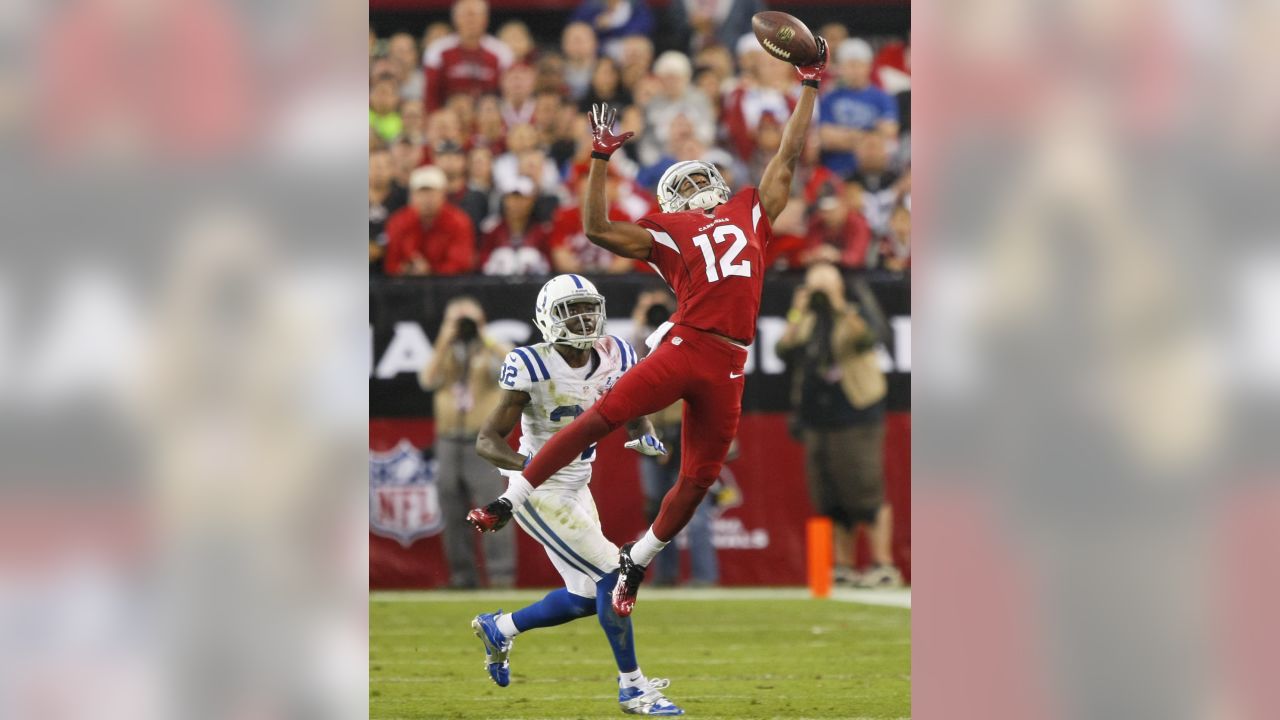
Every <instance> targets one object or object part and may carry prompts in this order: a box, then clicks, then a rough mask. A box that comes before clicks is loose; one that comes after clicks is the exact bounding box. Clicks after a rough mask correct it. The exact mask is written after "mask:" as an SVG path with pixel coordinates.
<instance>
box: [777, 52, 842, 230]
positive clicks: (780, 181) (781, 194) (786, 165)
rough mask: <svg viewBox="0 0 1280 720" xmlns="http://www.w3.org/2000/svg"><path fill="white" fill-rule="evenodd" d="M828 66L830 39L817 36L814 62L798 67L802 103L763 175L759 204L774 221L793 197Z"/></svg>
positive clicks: (797, 105)
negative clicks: (793, 185)
mask: <svg viewBox="0 0 1280 720" xmlns="http://www.w3.org/2000/svg"><path fill="white" fill-rule="evenodd" d="M826 66H827V41H826V40H824V39H823V38H822V37H821V36H819V37H818V59H817V60H815V61H814V62H813V64H811V65H802V66H799V67H797V68H796V74H798V75H799V76H800V82H801V83H802V84H803V85H804V88H803V89H802V90H801V92H800V102H798V103H796V109H795V111H794V112H792V113H791V118H790V119H788V120H787V125H786V127H785V128H783V130H782V142H781V144H779V145H778V152H777V154H775V155H774V156H773V159H772V160H770V161H769V164H768V165H767V166H765V169H764V175H763V176H761V178H760V204H761V205H762V206H763V207H764V214H765V215H767V216H768V217H769V222H770V223H772V222H773V221H774V219H775V218H777V217H778V215H779V214H780V213H781V212H782V209H783V208H785V207H786V206H787V201H788V200H790V199H791V178H792V176H793V175H795V172H796V163H797V162H799V160H800V153H801V152H802V151H803V150H804V140H805V136H806V135H808V134H809V121H810V120H812V119H813V105H814V103H815V102H817V99H818V78H819V77H821V76H822V69H823V68H825V67H826Z"/></svg>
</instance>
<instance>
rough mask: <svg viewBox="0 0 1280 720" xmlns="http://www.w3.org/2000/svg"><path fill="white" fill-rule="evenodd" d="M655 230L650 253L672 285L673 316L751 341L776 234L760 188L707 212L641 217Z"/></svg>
mask: <svg viewBox="0 0 1280 720" xmlns="http://www.w3.org/2000/svg"><path fill="white" fill-rule="evenodd" d="M638 224H639V225H640V227H643V228H644V229H646V230H648V231H649V233H650V234H651V235H653V247H652V248H650V250H649V257H648V258H646V259H647V260H648V261H649V264H650V265H652V266H653V268H654V269H655V270H657V271H658V274H660V275H662V279H664V280H666V281H667V284H668V285H670V286H671V290H672V292H674V293H675V295H676V300H677V303H678V305H679V307H678V308H677V309H676V314H675V315H673V316H672V317H671V321H672V322H674V323H678V324H680V325H686V326H688V327H692V328H697V329H699V330H707V331H710V332H714V333H718V334H720V335H724V336H726V337H730V338H733V339H735V340H739V341H742V342H744V343H747V344H750V343H751V342H752V341H753V340H755V337H756V315H757V314H759V312H760V290H761V288H762V287H763V285H764V270H765V264H764V251H765V247H766V246H768V244H769V242H770V241H771V240H772V239H773V228H771V227H770V226H769V218H768V217H767V216H765V214H764V209H763V208H762V207H760V194H759V193H758V192H757V191H756V189H755V188H746V189H744V190H741V191H739V192H738V194H737V195H734V196H733V197H732V198H731V199H730V200H729V202H727V203H725V204H723V205H719V206H717V207H715V208H713V210H712V214H710V215H708V214H707V213H706V212H704V211H702V210H687V211H684V212H677V213H656V214H653V215H647V216H645V217H643V218H641V219H640V221H639V223H638Z"/></svg>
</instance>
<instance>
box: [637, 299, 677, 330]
mask: <svg viewBox="0 0 1280 720" xmlns="http://www.w3.org/2000/svg"><path fill="white" fill-rule="evenodd" d="M670 319H671V308H669V307H667V306H666V305H662V304H658V305H651V306H650V307H649V310H648V312H646V313H645V315H644V321H645V323H646V324H648V325H649V327H658V326H659V325H661V324H662V323H664V322H666V321H667V320H670Z"/></svg>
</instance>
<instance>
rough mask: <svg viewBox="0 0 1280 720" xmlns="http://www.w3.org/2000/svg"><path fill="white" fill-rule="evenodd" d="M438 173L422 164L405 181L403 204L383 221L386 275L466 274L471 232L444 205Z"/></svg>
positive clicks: (465, 222) (451, 208)
mask: <svg viewBox="0 0 1280 720" xmlns="http://www.w3.org/2000/svg"><path fill="white" fill-rule="evenodd" d="M446 184H447V181H446V179H445V175H444V171H442V170H441V169H440V168H438V167H435V166H432V165H428V166H426V167H420V168H418V169H417V170H414V171H413V174H412V175H410V176H409V204H408V205H407V206H405V207H404V208H402V209H400V210H399V211H398V212H396V213H395V214H394V215H392V216H391V219H390V220H388V221H387V254H386V257H385V259H384V262H383V267H384V269H385V271H386V273H387V274H388V275H461V274H463V273H469V272H471V270H472V266H473V262H474V258H475V230H474V229H473V228H472V227H471V220H470V219H469V218H468V217H467V214H466V213H464V212H462V211H461V210H459V209H458V208H456V207H454V206H453V205H450V204H449V203H448V202H447V201H446V200H445V188H446Z"/></svg>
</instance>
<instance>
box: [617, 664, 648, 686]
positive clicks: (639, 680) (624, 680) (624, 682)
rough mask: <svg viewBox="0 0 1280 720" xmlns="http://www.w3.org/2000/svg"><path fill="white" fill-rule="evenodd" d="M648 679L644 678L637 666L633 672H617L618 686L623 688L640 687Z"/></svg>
mask: <svg viewBox="0 0 1280 720" xmlns="http://www.w3.org/2000/svg"><path fill="white" fill-rule="evenodd" d="M648 682H649V681H648V680H646V679H645V677H644V673H642V672H640V668H639V667H637V668H636V669H635V670H634V671H633V672H629V673H618V687H620V688H622V689H623V690H625V689H627V688H633V687H641V686H643V685H644V684H646V683H648Z"/></svg>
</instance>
